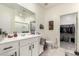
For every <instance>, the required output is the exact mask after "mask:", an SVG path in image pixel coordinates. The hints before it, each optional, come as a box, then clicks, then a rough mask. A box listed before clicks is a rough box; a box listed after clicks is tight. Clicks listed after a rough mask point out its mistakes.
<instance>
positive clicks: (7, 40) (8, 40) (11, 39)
mask: <svg viewBox="0 0 79 59" xmlns="http://www.w3.org/2000/svg"><path fill="white" fill-rule="evenodd" d="M38 36H40V35H38V34H36V35H25V36H20V35H19V36H17V37H13V38H4V39H3V40H1V41H0V44H3V43H8V42H12V41H20V40H23V39H28V38H33V37H38Z"/></svg>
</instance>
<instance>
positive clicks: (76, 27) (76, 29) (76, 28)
mask: <svg viewBox="0 0 79 59" xmlns="http://www.w3.org/2000/svg"><path fill="white" fill-rule="evenodd" d="M70 14H76V24H75V51H77V43H78V42H77V40H78V37H77V36H78V34H77V31H78V12H72V13H67V14H63V15H60V20H61V16H64V15H70ZM59 27H60V26H59Z"/></svg>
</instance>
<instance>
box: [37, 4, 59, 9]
mask: <svg viewBox="0 0 79 59" xmlns="http://www.w3.org/2000/svg"><path fill="white" fill-rule="evenodd" d="M59 4H60V3H39V5H40V6H41V7H43V8H51V7H55V6H57V5H59Z"/></svg>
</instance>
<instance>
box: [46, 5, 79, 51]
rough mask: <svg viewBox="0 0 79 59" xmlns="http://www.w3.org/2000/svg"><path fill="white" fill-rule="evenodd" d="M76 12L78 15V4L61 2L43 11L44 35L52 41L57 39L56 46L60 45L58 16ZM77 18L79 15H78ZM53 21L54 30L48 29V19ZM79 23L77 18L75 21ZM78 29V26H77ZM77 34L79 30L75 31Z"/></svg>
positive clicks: (78, 40) (78, 39)
mask: <svg viewBox="0 0 79 59" xmlns="http://www.w3.org/2000/svg"><path fill="white" fill-rule="evenodd" d="M75 12H78V15H79V4H61V5H58V6H56V7H52V8H49V9H47V10H46V13H45V21H44V22H45V37H46V38H47V39H49V40H52V42H53V43H54V42H56V39H57V40H58V46H60V16H61V15H65V14H70V13H75ZM78 18H79V16H78ZM49 20H53V21H54V30H52V31H49V30H48V21H49ZM77 22H78V25H79V20H78V21H77ZM77 28H78V30H79V27H77ZM77 34H78V35H79V31H78V32H77ZM78 42H79V37H77V48H78V49H77V50H78V51H79V43H78Z"/></svg>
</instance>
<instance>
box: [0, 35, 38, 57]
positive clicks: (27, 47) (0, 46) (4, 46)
mask: <svg viewBox="0 0 79 59" xmlns="http://www.w3.org/2000/svg"><path fill="white" fill-rule="evenodd" d="M39 42H40V35H26V36H23V37H21V36H18V37H16V38H4V40H2V41H1V42H0V56H38V55H39V54H40V51H39V45H40V43H39Z"/></svg>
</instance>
